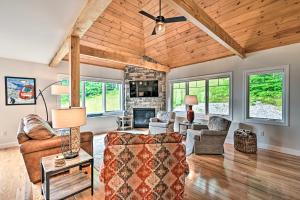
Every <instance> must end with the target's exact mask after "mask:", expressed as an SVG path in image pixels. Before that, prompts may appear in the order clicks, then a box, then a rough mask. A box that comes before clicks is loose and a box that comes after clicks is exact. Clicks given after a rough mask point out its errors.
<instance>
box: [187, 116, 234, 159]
mask: <svg viewBox="0 0 300 200" xmlns="http://www.w3.org/2000/svg"><path fill="white" fill-rule="evenodd" d="M230 125H231V121H229V120H227V119H225V118H222V117H218V116H211V117H210V118H209V122H208V125H197V124H195V125H193V126H192V129H188V130H187V139H186V146H187V155H189V154H192V153H193V152H194V153H195V154H198V155H199V154H223V153H224V142H225V139H226V136H227V134H228V131H229V128H230Z"/></svg>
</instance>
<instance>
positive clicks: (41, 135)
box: [23, 114, 55, 140]
mask: <svg viewBox="0 0 300 200" xmlns="http://www.w3.org/2000/svg"><path fill="white" fill-rule="evenodd" d="M23 123H24V132H25V133H26V135H27V136H28V137H29V138H31V139H34V140H45V139H49V138H51V137H53V136H54V135H55V132H54V130H53V129H52V128H51V126H50V125H49V124H48V123H47V122H46V121H45V120H43V119H42V118H41V117H39V116H38V115H34V114H30V115H27V116H26V117H24V118H23Z"/></svg>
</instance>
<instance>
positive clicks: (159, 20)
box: [139, 0, 187, 35]
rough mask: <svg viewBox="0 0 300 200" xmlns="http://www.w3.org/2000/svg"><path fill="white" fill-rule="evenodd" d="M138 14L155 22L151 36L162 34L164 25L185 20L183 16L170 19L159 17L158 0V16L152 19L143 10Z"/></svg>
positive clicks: (151, 16)
mask: <svg viewBox="0 0 300 200" xmlns="http://www.w3.org/2000/svg"><path fill="white" fill-rule="evenodd" d="M139 13H140V14H142V15H144V16H146V17H148V18H150V19H152V20H154V21H155V22H156V24H155V27H154V30H153V32H152V35H156V34H159V33H164V32H165V29H166V27H165V24H168V23H174V22H183V21H186V20H187V19H186V18H185V17H184V16H179V17H171V18H165V17H164V16H162V15H161V0H159V16H157V17H154V16H153V15H151V14H149V13H147V12H145V11H143V10H141V11H140V12H139Z"/></svg>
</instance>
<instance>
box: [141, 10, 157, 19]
mask: <svg viewBox="0 0 300 200" xmlns="http://www.w3.org/2000/svg"><path fill="white" fill-rule="evenodd" d="M139 13H140V14H142V15H144V16H146V17H148V18H150V19H152V20H154V21H156V17H154V16H153V15H150V14H149V13H147V12H145V11H143V10H141V11H140V12H139Z"/></svg>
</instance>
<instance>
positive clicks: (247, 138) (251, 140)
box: [234, 129, 257, 153]
mask: <svg viewBox="0 0 300 200" xmlns="http://www.w3.org/2000/svg"><path fill="white" fill-rule="evenodd" d="M234 148H235V149H236V150H238V151H241V152H244V153H256V151H257V138H256V134H255V133H252V132H251V131H248V130H242V129H238V130H236V131H234Z"/></svg>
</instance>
